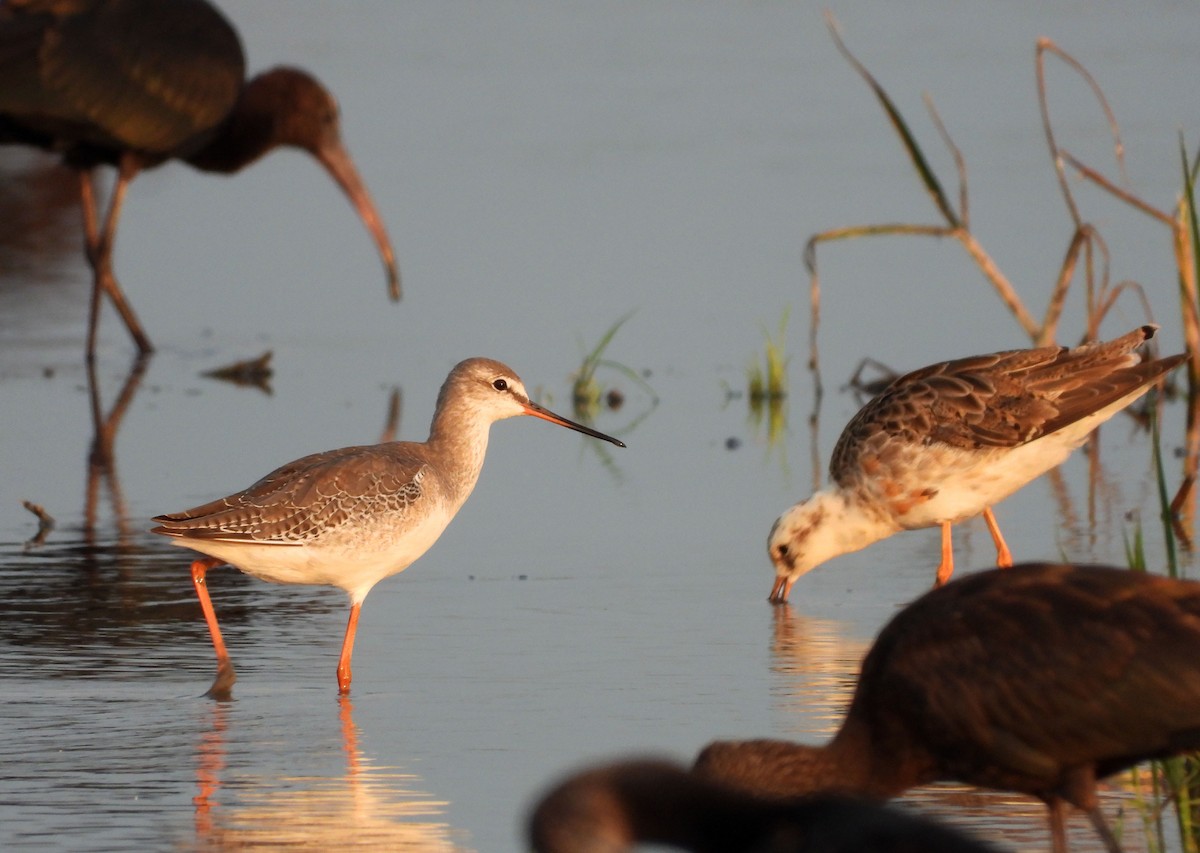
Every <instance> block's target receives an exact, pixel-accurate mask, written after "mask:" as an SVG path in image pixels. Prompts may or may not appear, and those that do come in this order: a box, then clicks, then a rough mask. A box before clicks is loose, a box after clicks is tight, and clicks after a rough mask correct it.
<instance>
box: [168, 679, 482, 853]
mask: <svg viewBox="0 0 1200 853" xmlns="http://www.w3.org/2000/svg"><path fill="white" fill-rule="evenodd" d="M203 713H204V714H205V716H206V717H207V725H206V726H205V727H204V729H205V730H204V731H203V732H202V734H201V736H200V739H199V740H198V741H197V744H196V787H197V794H196V796H195V797H194V798H193V800H192V802H193V804H194V806H195V821H194V823H195V833H196V838H195V840H196V845H197V847H199V848H200V849H206V850H207V849H215V850H225V849H243V848H246V847H256V846H258V845H270V846H272V847H286V848H289V849H301V850H345V849H354V848H363V849H366V848H371V849H379V850H397V849H406V850H422V851H457V850H462V849H465V848H464V846H463V845H464V844H465V842H466V833H465V832H464V831H462V830H455V829H454V828H452V827H451V826H450V825H449V824H448V823H446V822H445V821H444V820H439V819H438V818H439V817H440V816H442V815H444V814H445V811H446V809H447V808H448V806H449V803H448V802H446V801H444V800H438V799H434V798H432V797H430V796H429V795H428V794H426V793H423V792H421V791H420V790H419V789H418V786H419V785H420V779H419V778H418V777H417V776H416V775H414V774H411V773H401V772H398V771H396V770H394V769H391V768H386V767H378V766H375V765H373V763H372V761H371V759H370V758H369V757H367V756H365V755H364V754H363V752H362V750H361V748H360V747H359V744H358V728H357V726H355V724H354V707H353V705H352V704H351V702H350V700H349V698H348V697H341V699H340V700H339V713H338V723H339V726H340V729H341V740H342V749H343V751H344V753H345V759H346V765H345V772H344V774H342V775H338V776H316V775H313V776H283V775H280V776H263V775H260V774H259V773H255V772H254V771H253V770H252V769H251V768H249V767H248V766H247V765H246V764H239V765H237V766H236V769H235V767H234V766H233V765H232V764H231V762H230V760H229V758H228V754H229V749H228V746H227V744H228V745H234V744H236V742H237V741H238V740H240V739H241V738H242V737H245V735H241V736H239V734H238V732H237V729H238V726H239V723H240V720H239V719H237V718H236V714H235V712H234V706H232V705H231V704H229V703H225V702H214V703H207V705H206V707H205V709H204V712H203ZM240 750H241V747H238V749H237V750H235V751H240ZM219 795H220V796H219Z"/></svg>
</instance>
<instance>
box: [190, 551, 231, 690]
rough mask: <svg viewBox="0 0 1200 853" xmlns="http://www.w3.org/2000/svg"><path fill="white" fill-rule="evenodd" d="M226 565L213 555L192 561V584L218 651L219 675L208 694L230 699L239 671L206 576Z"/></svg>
mask: <svg viewBox="0 0 1200 853" xmlns="http://www.w3.org/2000/svg"><path fill="white" fill-rule="evenodd" d="M220 565H224V564H223V563H222V561H220V560H217V559H215V558H213V557H205V558H204V559H202V560H196V561H195V562H193V563H192V585H193V586H194V587H196V596H197V597H198V598H199V599H200V609H201V610H203V611H204V621H205V622H207V623H208V633H209V634H211V635H212V643H213V649H215V650H216V652H217V677H216V678H215V679H213V683H212V687H210V688H208V694H207V695H209V696H211V697H212V698H213V699H228V698H229V696H230V690H231V689H232V688H233V683H234V682H235V681H237V673H235V672H234V671H233V661H231V660H230V659H229V652H227V651H225V640H223V639H222V638H221V628H220V626H218V625H217V613H216V611H215V610H213V606H212V599H210V598H209V597H208V584H207V583H206V582H205V579H204V576H205V575H206V574H207V573H208V570H209V569H215V568H216V567H217V566H220Z"/></svg>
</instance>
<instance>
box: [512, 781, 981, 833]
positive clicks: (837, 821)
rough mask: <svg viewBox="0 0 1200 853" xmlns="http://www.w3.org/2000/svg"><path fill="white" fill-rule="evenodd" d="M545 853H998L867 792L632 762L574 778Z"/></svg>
mask: <svg viewBox="0 0 1200 853" xmlns="http://www.w3.org/2000/svg"><path fill="white" fill-rule="evenodd" d="M529 841H530V845H531V846H532V848H533V849H534V850H535V851H537V853H600V851H604V853H617V851H622V850H630V849H632V848H633V846H634V845H635V844H639V843H640V844H665V845H669V846H672V847H677V848H681V849H683V850H691V851H695V853H742V851H744V853H750V851H754V853H989V852H990V853H995V848H993V847H991V846H989V845H987V844H984V843H983V842H981V841H976V840H974V839H972V838H970V837H969V836H967V835H966V834H965V833H962V832H959V831H957V830H954V829H951V828H949V827H945V826H942V825H941V824H938V823H935V822H934V821H932V820H928V819H926V818H921V817H917V816H914V815H909V814H905V813H904V812H902V811H900V810H898V809H891V808H887V807H885V806H881V805H879V804H877V803H872V802H869V801H866V800H862V799H855V798H851V797H844V796H833V795H823V796H814V797H801V798H795V799H770V798H762V797H757V796H754V795H752V794H747V793H745V792H743V791H739V790H737V789H735V788H730V787H727V786H725V785H722V784H720V783H717V782H713V781H711V780H708V779H705V778H702V777H700V776H698V775H696V774H693V773H688V772H687V771H686V770H684V769H683V768H682V767H678V766H677V765H675V764H672V763H670V762H667V761H658V760H652V759H631V760H627V761H622V762H617V763H613V764H609V765H605V766H601V767H594V768H590V769H588V770H584V771H581V772H579V773H576V774H573V775H571V776H569V777H568V778H567V779H565V780H563V781H562V782H560V783H559V784H557V785H555V786H554V787H553V788H552V789H551V790H550V791H548V792H547V793H546V794H545V795H544V796H542V797H541V799H540V800H539V801H538V803H537V805H536V806H535V808H534V810H533V812H532V814H531V815H530V818H529Z"/></svg>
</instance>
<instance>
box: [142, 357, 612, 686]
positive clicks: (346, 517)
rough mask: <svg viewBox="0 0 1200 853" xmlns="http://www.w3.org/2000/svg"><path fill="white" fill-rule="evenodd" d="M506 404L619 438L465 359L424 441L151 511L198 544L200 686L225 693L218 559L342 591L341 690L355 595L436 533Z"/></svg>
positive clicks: (343, 452)
mask: <svg viewBox="0 0 1200 853" xmlns="http://www.w3.org/2000/svg"><path fill="white" fill-rule="evenodd" d="M516 415H532V416H533V417H535V418H541V419H543V420H547V421H550V423H553V424H558V425H559V426H564V427H567V428H569V429H573V430H576V431H577V432H581V433H583V434H584V435H589V436H591V437H593V438H599V439H603V440H604V441H609V442H612V443H613V444H615V445H617V446H618V447H624V446H625V445H624V443H622V442H621V441H618V440H617V439H615V438H613V437H611V436H608V435H605V434H604V433H602V432H597V431H596V430H594V429H590V428H589V427H586V426H584V425H582V424H578V423H575V422H574V421H571V420H568V419H566V418H564V417H562V416H561V415H556V414H554V412H551V411H550V410H549V409H546V408H543V407H542V406H539V405H538V404H537V403H534V402H532V401H531V400H530V399H529V395H528V393H526V391H525V386H524V385H523V384H522V382H521V380H520V378H519V377H518V376H517V374H516V373H514V372H513V371H512V369H510V368H508V367H506V366H505V365H503V364H501V363H500V362H498V361H492V360H491V359H486V358H470V359H467V360H466V361H463V362H460V363H459V364H458V365H457V366H455V368H454V369H453V370H451V371H450V375H449V376H448V377H446V381H445V382H444V383H443V384H442V389H441V391H440V392H438V399H437V407H436V409H435V411H434V415H433V424H432V426H431V427H430V429H429V438H428V439H427V440H426V441H424V442H420V443H419V442H412V441H393V442H385V443H383V444H372V445H366V446H362V447H343V448H341V449H340V450H330V451H327V452H325V453H316V454H313V455H311V456H305V457H303V458H302V459H297V460H296V461H295V462H289V463H288V464H286V465H284V466H283V467H281V468H278V469H276V470H275V471H273V472H271V473H270V474H268V475H267V476H265V477H263V478H262V479H261V480H259V481H258V482H257V483H255V484H254V485H252V486H250V487H249V488H247V489H245V490H243V491H240V492H236V493H234V494H232V495H230V496H229V497H226V498H221V499H220V500H216V501H213V502H212V503H207V504H204V505H202V506H198V507H195V508H194V509H189V510H186V511H184V512H179V513H174V514H171V515H160V516H158V517H156V518H155V519H154V520H155V521H157V522H158V523H159V526H158V527H155V528H154V529H153V532H154V533H161V534H163V535H164V536H170V537H173V539H174V544H176V545H179V546H182V547H184V548H190V549H192V550H193V551H199V552H200V553H201V554H204V555H206V556H205V557H203V558H201V559H198V560H196V561H194V562H193V563H192V582H193V584H194V585H195V588H196V594H197V596H199V598H200V607H201V609H202V610H203V612H204V618H205V621H206V622H207V623H208V629H209V633H210V634H211V635H212V641H213V648H214V649H215V650H216V653H217V677H216V679H215V680H214V682H213V685H212V687H211V688H210V690H209V695H211V696H213V697H215V698H225V697H227V696H228V695H229V693H230V689H231V688H232V686H233V683H234V681H235V680H236V675H235V674H234V671H233V664H232V662H231V661H230V658H229V653H228V652H227V651H226V648H225V643H224V640H223V639H222V637H221V630H220V628H219V627H218V625H217V616H216V613H215V612H214V610H213V606H212V601H211V600H210V598H209V595H208V589H207V585H206V580H205V575H206V573H207V571H208V570H209V569H211V568H215V567H216V566H220V565H223V564H226V563H227V564H229V565H231V566H234V567H235V568H238V569H240V570H241V571H243V572H245V573H246V574H248V575H252V576H254V577H256V578H259V579H261V580H266V581H273V582H275V583H297V584H318V585H326V586H335V587H339V588H340V589H343V590H345V591H346V593H347V594H348V595H349V596H350V620H349V622H348V623H347V625H346V634H345V638H344V640H343V641H342V654H341V658H340V659H339V661H338V668H337V681H338V691H339V692H340V693H342V694H346V693H349V692H350V680H351V672H350V656H351V654H352V652H353V649H354V635H355V632H356V630H357V628H358V616H359V610H360V609H361V607H362V603H363V599H365V598H366V597H367V593H368V592H370V591H371V588H372V587H373V586H375V584H377V583H379V581H381V580H383V579H384V578H386V577H389V576H391V575H394V574H398V573H399V572H402V571H404V570H405V569H407V568H408V567H409V566H410V565H412V564H413V563H414V562H416V560H417V559H418V558H419V557H420V556H421V555H422V554H424V553H425V552H426V551H427V550H429V548H430V546H432V545H433V543H434V542H435V541H437V538H438V537H439V536H441V535H442V531H443V530H445V529H446V525H448V524H449V523H450V520H451V519H452V518H454V516H455V515H456V514H457V513H458V511H459V509H460V508H461V507H462V505H463V503H465V502H466V500H467V497H468V496H469V495H470V494H471V490H472V489H474V488H475V483H476V481H477V480H478V479H479V472H480V470H481V469H482V468H483V458H484V454H485V453H486V452H487V443H488V432H489V430H490V427H491V425H492V424H493V423H495V422H496V421H499V420H503V419H504V418H511V417H514V416H516Z"/></svg>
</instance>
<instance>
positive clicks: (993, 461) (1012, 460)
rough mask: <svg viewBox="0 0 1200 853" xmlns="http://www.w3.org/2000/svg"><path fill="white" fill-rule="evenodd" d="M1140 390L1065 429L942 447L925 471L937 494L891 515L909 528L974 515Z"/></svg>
mask: <svg viewBox="0 0 1200 853" xmlns="http://www.w3.org/2000/svg"><path fill="white" fill-rule="evenodd" d="M1144 393H1145V390H1139V391H1138V393H1137V394H1133V395H1130V396H1129V397H1128V398H1126V399H1124V400H1120V401H1118V402H1116V403H1113V404H1112V405H1110V406H1109V407H1108V408H1106V409H1102V410H1101V411H1099V412H1097V413H1095V414H1094V415H1091V416H1089V417H1086V418H1083V419H1081V420H1079V421H1076V422H1075V423H1074V424H1071V425H1070V426H1068V427H1066V428H1065V429H1061V430H1059V431H1058V432H1055V433H1051V434H1050V435H1047V436H1043V437H1042V438H1039V439H1037V440H1036V441H1031V442H1029V443H1028V444H1022V445H1020V446H1019V447H1015V448H1012V449H1006V450H996V451H992V452H990V453H987V454H972V453H969V452H967V451H956V450H951V449H949V448H943V450H942V453H941V454H940V461H939V462H938V463H937V465H938V467H941V468H942V471H941V472H940V475H939V476H937V477H936V478H934V477H930V480H931V485H933V481H934V480H935V479H936V487H937V494H936V495H934V496H933V497H932V498H931V499H930V500H927V501H925V502H923V503H920V504H917V505H915V506H913V508H912V509H911V510H910V511H908V512H907V513H905V514H904V515H901V516H898V517H897V519H896V521H897V522H898V523H899V524H900V525H901V526H902V527H904V528H907V529H909V530H915V529H917V528H921V527H932V526H934V525H937V524H941V523H942V522H947V521H948V522H951V523H957V522H960V521H965V520H966V519H968V518H973V517H975V516H977V515H979V514H980V513H982V512H983V511H984V509H986V508H987V507H990V506H993V505H995V504H997V503H999V502H1000V501H1002V500H1004V499H1005V498H1006V497H1008V496H1009V495H1011V494H1012V493H1013V492H1015V491H1017V490H1018V489H1020V488H1021V487H1022V486H1024V485H1026V484H1027V483H1029V482H1030V481H1032V480H1035V479H1037V478H1038V477H1040V476H1041V475H1042V474H1045V473H1046V472H1047V471H1049V470H1050V469H1051V468H1054V467H1055V466H1057V465H1060V464H1062V463H1063V462H1064V461H1065V460H1066V458H1067V457H1068V456H1070V455H1071V452H1072V451H1073V450H1075V449H1076V448H1078V447H1079V446H1080V445H1081V444H1083V442H1084V441H1085V440H1086V439H1087V437H1088V435H1089V434H1090V433H1091V432H1092V430H1094V429H1095V428H1096V427H1098V426H1099V425H1100V424H1102V423H1103V422H1104V421H1106V420H1108V419H1109V418H1110V417H1112V416H1113V414H1115V413H1116V412H1118V411H1120V410H1121V409H1123V408H1125V406H1127V405H1129V404H1130V403H1131V402H1133V401H1134V400H1136V399H1137V398H1138V397H1140V396H1141V395H1142V394H1144ZM932 455H933V454H931V456H932ZM947 472H952V473H947Z"/></svg>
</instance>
